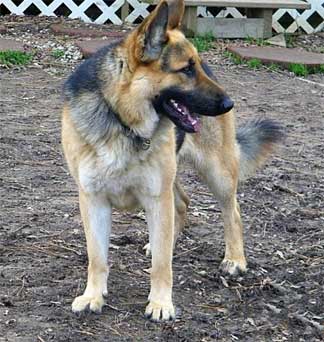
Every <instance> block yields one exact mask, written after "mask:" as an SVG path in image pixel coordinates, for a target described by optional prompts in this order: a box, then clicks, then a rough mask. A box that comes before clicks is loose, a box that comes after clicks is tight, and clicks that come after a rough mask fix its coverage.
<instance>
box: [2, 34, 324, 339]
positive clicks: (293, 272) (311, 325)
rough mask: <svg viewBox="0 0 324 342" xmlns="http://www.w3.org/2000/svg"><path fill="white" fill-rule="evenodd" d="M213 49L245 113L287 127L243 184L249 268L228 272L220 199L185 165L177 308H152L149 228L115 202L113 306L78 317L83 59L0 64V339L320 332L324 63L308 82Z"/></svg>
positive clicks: (315, 335)
mask: <svg viewBox="0 0 324 342" xmlns="http://www.w3.org/2000/svg"><path fill="white" fill-rule="evenodd" d="M15 32H17V31H15ZM44 32H45V33H44ZM33 34H34V35H36V36H37V32H36V33H33ZM42 35H43V36H44V37H43V39H44V40H46V39H47V40H51V39H52V40H55V39H57V38H55V37H52V36H51V35H50V33H48V32H47V31H43V33H42ZM219 44H226V43H224V42H222V43H219ZM205 58H206V59H208V60H209V61H210V63H211V64H212V65H213V68H214V70H215V72H216V74H217V76H218V78H219V80H220V82H221V83H222V84H223V85H224V87H225V88H226V89H227V90H228V93H229V94H231V96H232V97H233V98H234V100H235V103H236V112H237V117H238V120H237V121H238V125H240V124H242V123H243V122H245V121H247V120H249V119H251V118H256V117H260V116H261V117H263V116H264V117H269V118H273V119H275V120H277V121H278V122H280V123H281V124H282V125H283V126H284V127H285V128H286V130H287V139H286V141H285V142H284V144H283V146H282V147H281V149H280V150H278V151H277V153H276V154H275V155H274V156H273V157H272V158H271V160H269V162H268V163H267V165H266V166H265V167H264V168H263V169H262V170H260V171H259V172H258V173H257V174H256V175H255V176H254V177H253V178H251V179H250V180H249V181H247V182H245V183H244V184H242V185H241V186H240V189H239V195H238V197H239V202H240V204H241V210H242V217H243V222H244V226H245V244H246V253H247V257H248V262H249V265H248V266H249V270H248V273H246V274H245V275H243V276H240V277H236V278H230V277H225V276H223V275H222V274H220V272H219V269H218V266H219V264H220V262H221V260H222V257H223V253H224V242H223V224H222V219H221V217H220V212H219V209H218V205H217V203H215V200H214V199H213V197H212V196H211V194H210V193H209V191H208V190H207V188H206V187H205V186H204V185H202V184H201V183H200V181H199V179H198V178H197V176H196V175H195V174H194V173H193V172H192V171H191V170H190V169H189V168H187V167H184V168H182V170H181V175H182V179H183V183H184V184H185V188H186V190H187V192H188V193H189V194H190V197H191V205H190V211H189V216H188V227H187V229H186V230H185V232H184V234H183V235H182V236H181V237H180V239H179V241H178V244H177V247H176V250H175V256H174V263H173V265H174V303H175V305H176V307H177V312H178V315H177V319H176V320H175V321H174V322H170V323H160V324H156V323H151V322H149V321H147V320H146V319H145V318H144V317H143V312H144V309H145V302H146V298H147V295H148V292H149V275H148V273H147V269H148V268H149V267H150V260H149V258H147V257H146V256H145V255H144V251H143V249H142V248H143V246H144V245H145V244H146V242H147V240H148V233H147V228H146V225H145V221H144V220H143V214H142V213H121V212H117V211H115V212H114V214H113V236H112V241H111V242H112V246H111V249H110V263H111V273H110V277H109V298H108V301H107V305H106V306H105V307H104V310H103V313H102V314H101V315H94V314H88V315H85V316H82V317H79V318H78V317H76V316H75V315H74V314H73V313H72V312H71V302H72V300H73V298H74V297H75V296H76V295H78V294H80V293H81V292H82V290H83V289H84V286H85V281H86V269H87V255H86V248H85V239H84V235H83V231H82V226H81V221H80V215H79V209H78V200H77V191H76V186H75V185H74V183H73V181H72V179H71V177H70V176H69V174H68V171H67V167H66V164H65V162H64V159H63V156H62V150H61V146H60V109H61V106H62V99H61V86H62V83H63V81H64V79H65V78H66V76H67V75H68V73H69V72H70V71H71V69H72V68H73V66H74V65H75V64H73V63H72V62H71V63H70V64H64V63H61V64H60V63H59V62H55V70H56V71H57V72H56V73H55V72H52V71H53V70H52V69H51V67H52V66H49V63H50V62H49V61H51V60H50V59H47V60H46V61H47V62H46V64H43V65H42V64H41V59H40V62H38V65H31V66H30V67H28V68H23V69H9V70H6V69H0V94H1V97H0V210H1V211H0V341H1V342H2V341H3V342H4V341H10V342H12V341H14V342H16V341H17V342H29V341H30V342H32V341H33V342H34V341H39V342H43V341H46V342H47V341H65V342H66V341H76V342H81V341H124V340H125V341H134V340H135V341H136V340H138V341H154V340H157V341H212V340H218V341H307V342H308V341H322V340H323V339H324V330H323V329H324V244H323V242H324V227H323V226H324V224H323V223H324V215H323V214H324V206H323V190H324V177H323V176H324V171H323V167H324V162H323V155H324V141H323V124H324V122H323V121H324V119H323V113H324V101H323V96H324V87H323V84H324V76H323V75H316V78H311V77H310V78H309V79H308V80H312V81H313V83H307V82H306V81H305V80H302V79H298V78H296V77H294V76H292V75H290V74H289V73H285V72H280V73H278V72H271V71H269V70H267V69H265V68H264V69H260V70H257V71H255V70H251V69H249V68H247V67H246V66H239V67H238V66H234V65H232V64H231V63H230V62H229V60H227V59H225V58H224V57H223V56H222V55H221V54H220V53H219V48H218V47H216V48H215V50H213V51H211V52H209V53H206V54H205ZM321 84H322V85H321Z"/></svg>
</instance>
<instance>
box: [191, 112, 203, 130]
mask: <svg viewBox="0 0 324 342" xmlns="http://www.w3.org/2000/svg"><path fill="white" fill-rule="evenodd" d="M188 121H189V122H190V123H191V125H192V127H193V128H194V130H195V132H199V131H200V128H201V124H200V120H198V119H194V118H193V117H192V116H190V115H189V114H188Z"/></svg>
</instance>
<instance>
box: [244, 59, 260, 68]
mask: <svg viewBox="0 0 324 342" xmlns="http://www.w3.org/2000/svg"><path fill="white" fill-rule="evenodd" d="M247 65H248V66H249V67H250V68H251V69H259V68H260V67H261V65H262V63H261V61H260V59H257V58H252V59H250V60H249V61H248V62H247Z"/></svg>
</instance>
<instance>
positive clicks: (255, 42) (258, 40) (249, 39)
mask: <svg viewBox="0 0 324 342" xmlns="http://www.w3.org/2000/svg"><path fill="white" fill-rule="evenodd" d="M245 40H246V41H247V42H248V43H249V44H253V45H257V46H266V45H270V44H269V43H268V42H267V41H265V40H264V39H262V38H252V37H246V38H245Z"/></svg>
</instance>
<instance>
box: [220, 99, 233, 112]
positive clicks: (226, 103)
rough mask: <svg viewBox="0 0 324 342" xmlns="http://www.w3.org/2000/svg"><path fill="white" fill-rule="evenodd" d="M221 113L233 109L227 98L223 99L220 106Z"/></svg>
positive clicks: (231, 102)
mask: <svg viewBox="0 0 324 342" xmlns="http://www.w3.org/2000/svg"><path fill="white" fill-rule="evenodd" d="M221 107H222V112H223V113H227V112H229V111H230V110H231V109H232V108H233V107H234V102H233V101H232V100H231V99H230V98H229V97H227V96H226V97H224V99H223V102H222V104H221Z"/></svg>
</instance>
